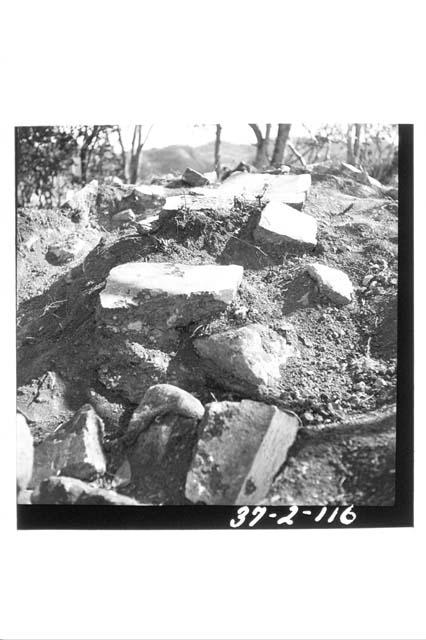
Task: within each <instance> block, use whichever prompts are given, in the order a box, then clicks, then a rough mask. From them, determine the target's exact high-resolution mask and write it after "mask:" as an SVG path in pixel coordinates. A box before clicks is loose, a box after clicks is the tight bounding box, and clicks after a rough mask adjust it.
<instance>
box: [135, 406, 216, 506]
mask: <svg viewBox="0 0 426 640" xmlns="http://www.w3.org/2000/svg"><path fill="white" fill-rule="evenodd" d="M202 410H203V411H204V409H202ZM199 415H200V412H197V413H196V414H195V415H193V416H192V417H191V416H183V415H177V414H175V413H174V412H171V413H166V414H165V415H158V416H157V418H156V419H155V420H154V422H151V424H150V427H149V428H148V429H147V430H146V431H144V432H142V433H141V434H140V435H139V437H138V438H137V440H136V442H135V443H134V445H133V446H132V447H130V448H128V449H127V457H128V460H129V463H130V469H131V483H132V485H133V486H134V487H135V495H136V497H137V498H138V499H139V500H141V501H142V502H150V503H154V504H184V503H185V502H186V500H185V481H186V475H187V473H188V470H189V466H190V464H191V458H192V453H193V449H194V446H195V443H196V440H197V425H198V418H199Z"/></svg>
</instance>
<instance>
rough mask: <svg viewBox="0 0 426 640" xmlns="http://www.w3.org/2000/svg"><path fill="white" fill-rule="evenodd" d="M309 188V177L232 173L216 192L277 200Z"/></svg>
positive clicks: (303, 175)
mask: <svg viewBox="0 0 426 640" xmlns="http://www.w3.org/2000/svg"><path fill="white" fill-rule="evenodd" d="M310 187H311V176H310V175H309V174H300V175H273V174H267V173H246V172H242V173H233V174H232V175H231V176H230V177H229V178H228V179H227V180H225V182H224V183H223V184H222V185H221V186H220V187H219V189H218V190H217V191H218V192H219V194H221V195H222V194H226V195H231V196H235V197H246V198H248V199H255V198H258V197H262V198H264V197H265V198H266V199H267V200H268V201H269V200H278V201H281V202H283V201H284V200H282V199H281V198H282V197H284V194H289V193H293V194H294V193H304V192H305V193H306V192H307V191H309V189H310Z"/></svg>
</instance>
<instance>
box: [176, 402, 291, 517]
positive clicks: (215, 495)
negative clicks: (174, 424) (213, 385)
mask: <svg viewBox="0 0 426 640" xmlns="http://www.w3.org/2000/svg"><path fill="white" fill-rule="evenodd" d="M299 425H300V421H299V419H298V417H297V416H296V415H295V414H292V413H291V412H285V411H282V410H280V409H278V408H277V407H275V406H273V405H267V404H263V403H261V402H254V401H253V400H242V401H241V402H212V403H211V404H208V405H207V406H206V412H205V415H204V418H203V420H202V421H201V423H200V427H199V430H200V437H199V440H198V443H197V447H196V449H195V452H194V457H193V460H192V465H191V469H190V470H189V472H188V475H187V479H186V497H187V498H188V500H190V501H191V502H194V503H198V502H203V503H205V504H214V505H219V504H222V505H226V504H228V505H231V504H244V505H247V504H260V503H261V501H262V500H263V499H264V498H265V496H266V495H267V493H268V491H269V489H270V486H271V483H272V480H273V478H274V476H275V474H276V473H277V471H278V470H279V469H280V467H281V466H282V465H283V463H284V462H285V460H286V456H287V451H288V449H289V447H290V446H291V445H292V443H293V441H294V439H295V437H296V433H297V431H298V428H299Z"/></svg>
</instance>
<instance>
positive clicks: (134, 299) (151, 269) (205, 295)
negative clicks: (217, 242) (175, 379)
mask: <svg viewBox="0 0 426 640" xmlns="http://www.w3.org/2000/svg"><path fill="white" fill-rule="evenodd" d="M242 277H243V268H242V267H240V266H237V265H229V266H218V265H184V264H172V263H164V262H157V263H149V262H131V263H127V264H122V265H120V266H118V267H115V268H114V269H112V270H111V271H110V273H109V276H108V278H107V281H106V286H105V289H104V290H103V291H102V292H101V293H100V305H101V309H100V312H99V317H100V320H101V321H102V322H103V323H104V324H105V325H108V326H110V327H113V329H114V330H115V331H116V332H118V331H121V332H134V333H136V334H137V333H139V334H140V333H141V332H143V331H144V330H145V332H148V333H150V331H151V330H152V326H154V327H157V329H158V327H166V328H173V327H179V326H186V325H188V324H189V323H190V322H194V321H199V320H203V319H206V318H209V319H211V318H212V317H214V316H215V315H218V314H220V313H221V312H222V311H224V309H226V307H227V306H228V304H229V303H230V302H232V300H233V299H234V298H235V296H236V293H237V289H238V286H239V284H240V282H241V280H242Z"/></svg>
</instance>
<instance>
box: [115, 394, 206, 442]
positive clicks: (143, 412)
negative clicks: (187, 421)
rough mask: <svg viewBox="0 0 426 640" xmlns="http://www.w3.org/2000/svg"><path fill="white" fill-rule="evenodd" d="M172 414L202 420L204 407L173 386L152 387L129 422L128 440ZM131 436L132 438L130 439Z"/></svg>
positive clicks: (195, 399) (192, 397)
mask: <svg viewBox="0 0 426 640" xmlns="http://www.w3.org/2000/svg"><path fill="white" fill-rule="evenodd" d="M166 414H172V415H175V416H182V417H184V418H191V419H193V420H196V421H198V420H201V418H202V417H203V415H204V407H203V405H202V404H201V402H200V401H199V400H197V398H195V397H194V396H193V395H191V394H190V393H188V392H187V391H184V389H180V388H179V387H175V386H174V385H172V384H156V385H153V386H152V387H150V388H149V389H148V390H147V392H146V393H145V395H144V397H143V398H142V401H141V403H140V404H139V406H138V407H137V409H136V410H135V412H134V413H133V416H132V418H131V420H130V422H129V427H128V431H127V433H126V438H127V439H129V440H132V439H133V437H132V434H136V435H137V434H138V433H140V432H142V431H144V430H146V429H147V428H148V427H149V426H150V424H151V422H152V421H153V420H155V419H156V418H158V417H159V416H164V415H166ZM128 436H130V437H128Z"/></svg>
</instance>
